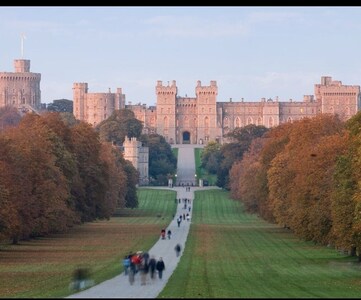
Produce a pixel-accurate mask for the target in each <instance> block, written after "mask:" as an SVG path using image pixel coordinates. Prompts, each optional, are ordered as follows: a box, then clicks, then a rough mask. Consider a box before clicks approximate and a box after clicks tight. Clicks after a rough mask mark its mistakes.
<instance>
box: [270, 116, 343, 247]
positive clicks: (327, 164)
mask: <svg viewBox="0 0 361 300" xmlns="http://www.w3.org/2000/svg"><path fill="white" fill-rule="evenodd" d="M344 151H345V137H344V132H343V123H342V122H341V121H340V120H339V119H338V118H337V116H330V115H320V116H317V117H314V118H312V119H308V118H306V119H303V120H300V121H297V122H295V123H293V124H292V130H291V132H290V135H289V142H288V143H287V145H286V147H285V148H284V151H282V152H281V153H280V154H278V155H277V156H276V157H275V159H274V160H273V161H272V163H271V167H270V169H269V172H268V178H269V189H270V201H271V202H272V203H273V209H274V215H275V218H276V221H277V223H280V224H284V225H285V226H287V227H290V228H291V229H292V230H293V231H294V232H295V233H296V234H297V235H298V236H300V237H302V238H303V239H305V240H313V241H315V242H319V243H323V244H328V243H329V242H330V240H331V236H330V230H331V227H332V219H331V209H330V207H331V201H330V194H331V192H332V188H333V185H334V182H333V173H334V169H335V163H336V158H337V156H338V155H340V154H342V153H343V152H344Z"/></svg>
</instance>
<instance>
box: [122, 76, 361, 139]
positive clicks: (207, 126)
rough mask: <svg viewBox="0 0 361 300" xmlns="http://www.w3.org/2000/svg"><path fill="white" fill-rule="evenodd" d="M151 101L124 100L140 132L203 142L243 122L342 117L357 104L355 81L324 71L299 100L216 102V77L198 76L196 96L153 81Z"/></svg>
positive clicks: (269, 124) (268, 124)
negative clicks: (207, 79) (311, 92)
mask: <svg viewBox="0 0 361 300" xmlns="http://www.w3.org/2000/svg"><path fill="white" fill-rule="evenodd" d="M155 91H156V96H157V105H156V107H150V108H147V107H146V106H145V105H138V106H134V105H126V108H129V109H132V110H133V111H134V113H135V115H136V117H137V118H138V119H139V120H142V121H143V122H144V131H145V132H157V133H158V134H161V135H163V136H164V137H165V139H166V140H167V141H168V142H169V143H170V144H188V143H189V144H207V143H208V142H209V141H211V140H213V141H218V142H220V143H224V142H227V140H226V139H225V138H224V135H225V134H226V133H228V132H230V131H232V130H234V129H235V128H237V127H244V126H246V125H248V124H255V125H263V126H265V127H267V128H270V127H274V126H277V125H279V124H282V123H285V122H293V121H296V120H300V119H302V118H305V117H313V116H316V115H317V114H320V113H332V114H338V115H339V116H340V118H341V119H342V120H347V119H349V118H351V117H352V116H353V115H355V114H356V113H357V112H358V110H359V109H360V101H361V100H360V86H358V85H353V86H350V85H342V83H341V81H332V78H331V77H329V76H323V77H321V84H315V96H313V95H305V96H303V100H302V101H293V100H292V99H290V100H289V101H283V102H282V101H279V100H278V97H276V98H275V99H271V98H270V99H267V100H266V98H262V99H261V100H260V101H258V102H255V101H252V102H251V101H248V102H245V101H244V100H243V99H242V100H241V101H239V102H234V101H232V100H230V101H228V102H217V94H218V87H217V83H216V81H211V82H210V85H209V86H202V85H201V82H200V81H197V85H196V88H195V94H196V97H179V96H178V95H177V86H176V82H175V81H174V80H173V81H172V83H171V84H170V85H169V83H168V85H167V86H164V85H163V84H162V81H158V82H157V85H156V87H155Z"/></svg>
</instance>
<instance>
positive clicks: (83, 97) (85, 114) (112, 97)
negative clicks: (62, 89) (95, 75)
mask: <svg viewBox="0 0 361 300" xmlns="http://www.w3.org/2000/svg"><path fill="white" fill-rule="evenodd" d="M124 107H125V95H124V94H123V93H122V89H121V88H117V92H116V93H112V92H111V91H110V89H109V91H108V93H88V84H87V83H74V84H73V114H74V116H75V118H76V119H78V120H84V121H86V122H88V123H90V124H92V125H93V126H96V125H98V124H99V123H100V122H102V121H103V120H105V119H107V118H108V117H110V115H111V114H112V113H113V111H114V110H115V109H122V108H124Z"/></svg>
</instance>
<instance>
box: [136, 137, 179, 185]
mask: <svg viewBox="0 0 361 300" xmlns="http://www.w3.org/2000/svg"><path fill="white" fill-rule="evenodd" d="M140 141H141V142H142V143H143V145H144V146H145V147H149V177H150V184H153V185H167V184H168V175H169V174H175V172H176V170H177V158H176V157H175V156H174V154H173V152H172V148H171V146H170V145H169V144H168V143H167V141H166V140H165V138H164V137H163V136H161V135H159V134H150V135H145V134H143V135H142V136H141V137H140Z"/></svg>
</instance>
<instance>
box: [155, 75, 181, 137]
mask: <svg viewBox="0 0 361 300" xmlns="http://www.w3.org/2000/svg"><path fill="white" fill-rule="evenodd" d="M155 92H156V95H157V133H158V134H160V135H163V136H164V138H165V139H166V141H167V142H168V143H170V144H174V143H175V141H176V116H175V114H176V97H177V92H178V89H177V85H176V82H175V80H172V83H171V85H169V81H168V85H167V86H163V84H162V81H161V80H158V81H157V86H156V88H155Z"/></svg>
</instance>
